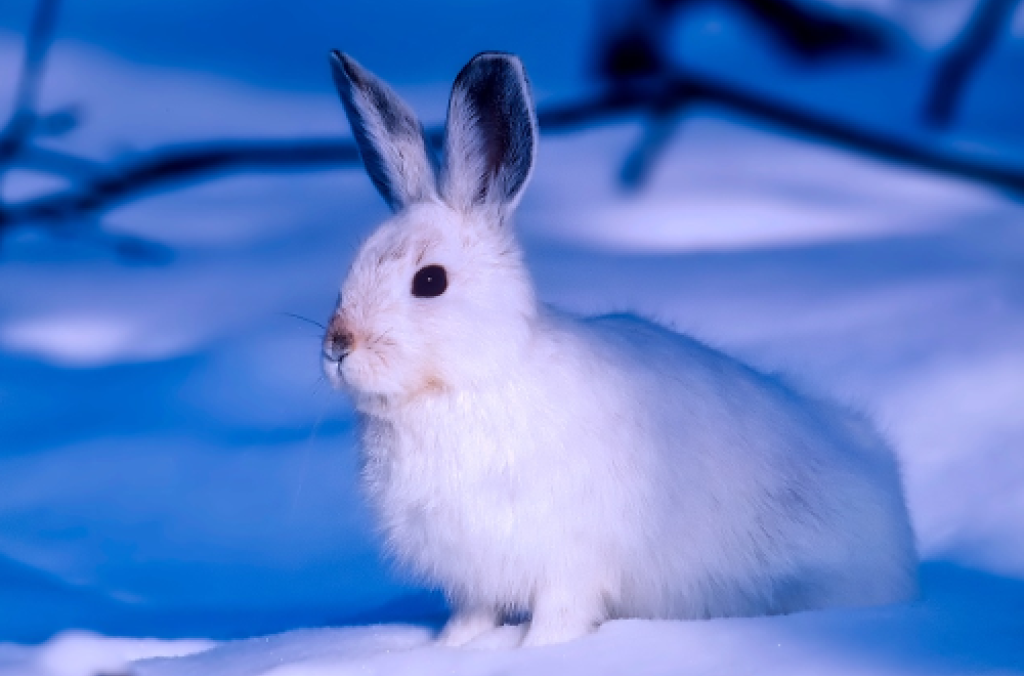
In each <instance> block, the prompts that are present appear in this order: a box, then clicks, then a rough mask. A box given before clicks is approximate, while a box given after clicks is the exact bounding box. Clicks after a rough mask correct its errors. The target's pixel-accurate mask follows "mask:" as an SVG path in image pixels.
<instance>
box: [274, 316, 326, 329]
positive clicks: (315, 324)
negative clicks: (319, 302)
mask: <svg viewBox="0 0 1024 676" xmlns="http://www.w3.org/2000/svg"><path fill="white" fill-rule="evenodd" d="M281 314H283V315H285V316H286V317H293V318H295V319H298V320H301V321H304V322H306V323H308V324H312V325H313V326H319V327H320V328H321V329H323V330H324V331H326V330H327V327H326V326H324V325H323V324H321V323H320V322H318V321H316V320H315V319H310V318H309V317H303V316H302V315H297V314H295V313H294V312H282V313H281Z"/></svg>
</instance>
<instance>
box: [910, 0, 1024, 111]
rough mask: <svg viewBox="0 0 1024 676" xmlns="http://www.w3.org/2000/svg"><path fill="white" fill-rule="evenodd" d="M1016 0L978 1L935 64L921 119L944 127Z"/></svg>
mask: <svg viewBox="0 0 1024 676" xmlns="http://www.w3.org/2000/svg"><path fill="white" fill-rule="evenodd" d="M1016 5H1017V0H986V1H983V2H982V3H981V5H980V6H979V7H978V10H977V11H976V12H975V14H974V16H973V17H972V18H971V21H970V23H969V24H968V26H967V28H966V29H964V32H963V33H962V34H961V36H960V38H959V39H958V40H957V41H956V42H955V43H954V45H953V46H952V47H951V48H950V50H949V52H948V53H947V54H946V57H945V59H944V60H943V61H942V62H941V63H940V64H939V68H938V71H937V72H936V74H935V79H934V81H933V84H932V90H931V93H930V94H929V95H928V101H927V103H926V104H925V109H924V121H925V122H926V123H927V124H928V125H929V126H932V127H936V128H940V129H943V128H946V127H948V126H949V125H950V124H951V123H952V121H953V117H954V115H955V114H956V110H957V107H958V106H959V103H960V100H961V98H962V97H963V90H964V88H965V87H966V86H967V82H968V80H970V78H971V76H972V75H973V74H974V71H975V70H977V68H978V65H979V64H980V63H981V60H982V59H983V58H984V57H985V54H986V53H988V52H989V51H990V50H991V49H992V46H993V44H994V43H995V39H996V37H997V35H998V34H999V29H1000V27H1001V26H1004V25H1005V24H1006V22H1007V20H1008V19H1009V18H1010V13H1011V12H1012V11H1013V8H1014V7H1015V6H1016Z"/></svg>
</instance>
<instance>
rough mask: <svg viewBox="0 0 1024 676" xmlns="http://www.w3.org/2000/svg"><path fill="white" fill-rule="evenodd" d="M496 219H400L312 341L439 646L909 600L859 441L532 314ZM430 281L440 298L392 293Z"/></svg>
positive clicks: (605, 333)
mask: <svg viewBox="0 0 1024 676" xmlns="http://www.w3.org/2000/svg"><path fill="white" fill-rule="evenodd" d="M504 58H509V59H511V58H513V57H504ZM516 64H518V62H517V61H516ZM523 87H524V92H525V95H526V96H528V95H529V94H528V89H526V85H525V80H523ZM478 122H479V121H476V120H465V119H456V120H451V119H450V120H449V134H451V133H453V131H452V130H453V129H454V130H460V129H461V130H466V129H469V128H473V127H475V125H476V124H478ZM455 133H463V132H462V131H456V132H455ZM450 145H451V144H450ZM463 147H466V148H470V150H469V151H467V152H475V151H473V150H472V148H474V147H476V146H475V145H474V143H465V144H463ZM446 162H452V160H451V158H449V159H447V160H446ZM459 162H460V166H463V167H472V166H474V164H473V162H472V161H467V160H466V158H461V159H460V160H459ZM451 166H454V165H452V164H449V172H450V171H451ZM442 175H445V173H444V171H442ZM459 180H460V181H462V182H463V184H465V183H472V182H473V181H479V180H481V178H480V177H479V176H461V177H459ZM438 194H445V190H444V187H443V186H442V187H441V190H439V192H438ZM461 194H468V193H467V192H465V191H462V193H461ZM517 199H518V195H516V196H512V198H511V199H510V200H509V206H508V208H506V209H495V208H493V205H485V204H482V205H480V206H479V207H478V208H473V207H469V208H467V207H466V206H465V205H464V204H460V205H458V207H459V208H455V207H453V206H451V205H449V204H447V203H444V202H442V201H441V199H440V198H439V197H433V198H431V199H426V200H422V201H419V202H417V203H415V204H412V205H410V206H408V207H407V208H404V209H402V210H400V211H399V212H398V213H397V215H396V216H395V217H394V218H392V219H391V220H390V221H389V222H387V223H385V224H384V225H382V226H381V227H380V228H379V229H378V230H377V232H376V233H374V234H373V236H371V237H370V239H369V240H368V241H367V242H366V243H365V245H364V246H363V248H362V250H361V251H360V252H359V254H358V255H357V257H356V260H355V262H354V263H353V266H352V269H351V271H350V273H349V276H348V278H347V279H346V281H345V283H344V285H343V287H342V301H341V303H340V304H339V307H338V310H337V314H336V316H335V318H334V319H333V320H332V324H331V327H332V328H331V331H329V333H328V340H330V339H331V337H332V335H333V333H332V332H334V331H337V330H345V331H348V332H350V333H351V335H352V336H353V340H354V343H353V347H352V350H351V352H350V353H349V354H348V356H347V357H345V358H344V359H343V360H342V361H341V362H337V361H327V362H325V368H326V370H327V373H328V376H329V377H330V378H331V379H332V381H333V382H334V383H335V384H337V385H339V386H346V387H347V388H348V389H349V390H350V391H351V392H352V394H353V396H354V399H355V402H356V406H357V409H358V410H359V412H360V416H361V420H362V422H363V428H364V432H363V461H364V468H363V482H364V486H365V489H366V493H367V495H368V497H369V499H370V501H371V503H372V505H373V506H374V508H375V510H376V513H377V515H378V517H379V520H380V526H381V529H382V531H383V534H384V536H385V538H386V543H387V547H388V550H389V551H390V552H391V554H392V555H393V556H394V558H395V559H396V560H397V561H398V562H399V563H400V564H402V565H403V566H404V567H405V568H406V569H407V570H409V571H411V572H412V573H413V574H415V575H417V576H418V577H419V578H421V579H422V580H423V581H425V582H427V583H428V584H432V585H436V586H438V587H440V588H441V589H443V590H444V591H445V593H446V594H447V595H448V597H449V599H450V600H451V603H452V605H453V607H454V609H455V613H454V615H453V618H452V620H451V621H450V622H449V625H448V626H447V627H446V628H445V630H444V632H443V633H442V636H441V641H442V642H444V643H446V644H449V645H458V644H462V643H466V642H468V641H470V640H472V639H473V638H475V637H476V636H477V635H479V634H481V633H483V632H485V631H487V630H488V629H489V628H492V627H494V626H495V625H496V624H497V623H499V622H501V621H502V618H503V617H504V616H506V615H508V614H526V615H529V616H530V618H531V625H530V629H529V631H528V633H527V635H526V638H525V641H524V644H525V645H542V644H547V643H554V642H559V641H564V640H569V639H572V638H575V637H578V636H580V635H582V634H584V633H586V632H589V631H591V630H593V629H594V628H595V627H596V626H597V625H599V624H600V623H601V622H603V621H605V620H607V619H610V618H619V617H645V618H707V617H717V616H734V615H761V614H770V613H787V612H793V611H798V610H805V609H812V608H825V607H831V606H840V605H843V606H849V605H867V604H883V603H893V602H900V601H905V600H908V599H910V598H912V597H913V596H914V594H915V590H916V573H915V570H916V555H915V551H914V544H913V534H912V531H911V528H910V525H909V520H908V516H907V511H906V507H905V505H904V500H903V494H902V488H901V485H900V478H899V474H898V470H897V466H896V462H895V459H894V457H893V454H892V452H891V450H890V449H889V447H888V446H887V445H886V443H885V442H884V441H883V440H882V439H881V438H880V437H879V435H878V434H876V433H875V431H874V430H873V429H872V427H871V426H870V425H869V424H868V423H867V422H866V421H864V420H862V419H861V418H859V417H857V416H855V415H854V414H852V413H850V412H849V411H846V410H844V409H842V408H841V407H839V406H837V405H835V404H832V403H829V402H826V401H821V400H817V399H812V398H808V397H805V396H802V395H799V394H797V393H795V392H794V391H793V390H791V389H790V388H788V387H787V386H786V385H784V384H783V383H781V382H780V381H778V380H777V379H775V378H772V377H769V376H766V375H763V374H761V373H758V372H756V371H754V370H753V369H751V368H749V367H747V366H745V365H743V364H741V363H739V362H737V361H735V360H734V359H732V358H730V357H728V356H726V355H723V354H721V353H719V352H717V351H715V350H713V349H711V348H709V347H707V346H705V345H703V344H701V343H699V342H697V341H695V340H693V339H691V338H688V337H686V336H682V335H678V334H675V333H672V332H670V331H668V330H666V329H664V328H662V327H659V326H657V325H655V324H652V323H650V322H647V321H645V320H643V319H639V318H636V317H632V316H625V315H623V316H610V317H599V318H592V319H579V318H575V317H571V316H568V315H566V314H563V313H560V312H558V311H555V310H553V309H550V308H548V307H545V306H543V305H541V304H539V303H538V302H537V301H536V300H535V297H534V292H533V288H532V285H531V282H530V279H529V275H528V273H527V271H526V269H525V267H524V265H523V263H522V259H521V255H520V252H519V248H518V246H517V245H516V242H515V239H514V235H513V233H512V230H511V227H510V219H509V214H510V211H511V206H510V205H511V204H514V201H515V200H517ZM431 264H433V265H442V266H444V268H445V269H446V270H447V271H448V277H449V288H448V290H447V291H446V292H445V293H444V294H442V295H441V296H438V297H436V298H416V297H414V296H412V294H411V293H410V284H411V279H412V277H413V275H414V274H415V273H416V271H417V270H418V269H420V268H421V267H423V266H424V265H431Z"/></svg>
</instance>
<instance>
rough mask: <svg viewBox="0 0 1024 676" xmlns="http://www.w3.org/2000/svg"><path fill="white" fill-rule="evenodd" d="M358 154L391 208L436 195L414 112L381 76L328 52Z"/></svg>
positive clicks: (427, 152)
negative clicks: (357, 147)
mask: <svg viewBox="0 0 1024 676" xmlns="http://www.w3.org/2000/svg"><path fill="white" fill-rule="evenodd" d="M331 72H332V74H333V75H334V83H335V84H336V85H337V87H338V93H339V94H341V102H342V103H343V104H344V106H345V113H346V114H347V115H348V121H349V124H350V125H351V126H352V134H353V135H354V136H355V139H356V145H358V146H359V154H360V155H361V156H362V158H363V164H364V165H365V166H366V173H368V174H369V175H370V178H371V179H372V180H373V184H374V185H375V186H377V190H379V191H380V194H381V196H382V197H384V201H385V202H387V203H388V206H389V207H391V209H392V210H393V211H400V210H401V209H402V208H403V207H405V206H407V205H409V204H411V203H413V202H418V201H423V200H427V199H430V198H432V197H435V196H436V195H437V176H436V173H437V172H436V170H435V168H434V165H435V162H434V160H433V156H432V155H431V152H430V146H429V145H428V144H427V141H426V138H425V137H424V135H423V127H422V125H420V122H419V120H418V119H416V115H415V114H414V113H413V112H412V110H411V109H410V108H409V106H407V105H406V104H405V102H404V101H402V99H400V98H399V97H398V94H396V93H395V92H394V90H393V89H391V87H389V86H387V85H386V84H385V83H384V81H383V80H381V79H380V78H378V77H377V76H376V75H374V74H373V73H371V72H370V71H368V70H366V69H365V68H363V67H362V66H360V65H359V64H358V63H356V61H355V60H354V59H352V58H351V57H349V56H347V55H346V54H342V53H341V52H339V51H337V50H335V51H333V52H331Z"/></svg>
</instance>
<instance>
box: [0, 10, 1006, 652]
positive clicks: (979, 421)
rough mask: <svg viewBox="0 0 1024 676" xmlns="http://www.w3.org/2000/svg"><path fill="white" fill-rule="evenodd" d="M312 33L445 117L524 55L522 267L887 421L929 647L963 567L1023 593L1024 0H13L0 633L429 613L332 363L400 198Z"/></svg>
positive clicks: (252, 627) (5, 63)
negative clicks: (354, 260) (931, 611)
mask: <svg viewBox="0 0 1024 676" xmlns="http://www.w3.org/2000/svg"><path fill="white" fill-rule="evenodd" d="M332 48H340V49H343V50H344V51H346V52H348V53H350V54H351V55H353V56H354V57H355V58H356V59H357V60H359V61H360V62H361V63H363V64H364V65H366V66H367V67H368V68H370V69H371V70H374V71H375V72H377V73H378V74H379V75H381V76H382V77H383V78H385V79H386V80H388V81H389V82H391V83H393V84H394V86H395V87H396V89H398V91H399V92H400V93H401V94H402V95H403V96H404V97H405V98H406V99H407V100H408V101H410V103H411V104H412V105H413V106H414V107H415V108H416V110H417V111H419V112H420V114H421V116H422V119H423V120H424V123H425V125H426V126H427V127H428V128H429V129H432V130H437V129H439V128H440V125H442V124H443V118H444V111H445V107H446V104H447V95H448V89H449V87H450V83H451V81H452V80H453V79H454V76H455V75H456V73H457V72H458V70H459V69H460V68H461V66H462V65H463V64H464V63H465V62H466V61H468V60H469V59H470V58H471V57H472V56H473V55H474V54H475V53H477V52H479V51H483V50H505V51H511V52H515V53H518V54H519V55H521V56H522V58H523V59H524V61H525V64H526V67H527V69H528V71H529V74H530V76H531V78H532V82H533V86H534V90H535V95H536V98H537V101H538V105H539V109H540V119H541V125H542V131H543V138H542V142H541V148H540V155H539V165H538V168H537V172H536V174H535V178H534V182H533V185H532V187H531V188H530V190H529V192H528V194H527V197H526V199H525V201H524V203H523V206H522V208H521V210H520V215H519V228H520V232H521V234H522V239H523V242H524V246H525V248H526V251H527V256H528V259H529V262H530V265H531V268H532V269H533V271H534V273H535V275H536V279H537V284H538V288H539V290H540V293H541V296H542V297H543V298H544V299H546V300H548V301H550V302H552V303H555V304H557V305H559V306H561V307H565V308H568V309H571V310H574V311H578V312H605V311H618V310H630V311H636V312H640V313H643V314H645V315H648V316H652V317H654V318H656V319H658V320H659V321H662V322H665V323H667V324H669V325H670V326H673V327H675V328H677V329H680V330H686V331H690V332H693V333H694V334H696V335H698V336H700V337H702V338H704V339H706V340H708V341H710V342H712V343H713V344H716V345H719V346H722V347H724V348H727V349H728V350H730V351H731V352H733V353H736V354H739V355H741V356H743V357H744V358H746V359H748V360H750V361H752V362H753V363H755V364H756V365H758V366H759V367H761V368H765V369H781V370H784V371H785V372H787V373H789V374H791V376H792V377H793V378H794V379H795V380H797V381H798V382H800V383H803V384H804V385H805V386H806V387H808V388H809V389H812V390H815V391H821V392H826V393H829V394H831V395H833V396H836V397H838V398H840V399H843V400H844V401H847V402H850V403H852V404H853V405H855V406H857V407H859V408H862V409H865V410H867V411H869V412H870V413H871V414H872V415H874V416H875V417H876V418H877V419H878V420H879V422H880V424H881V425H882V426H883V427H884V429H885V430H886V431H887V433H888V434H889V435H890V436H891V437H892V438H893V440H894V442H895V443H896V446H897V448H898V449H899V452H900V455H901V459H902V461H903V465H904V469H905V476H906V482H907V486H908V493H909V499H910V502H911V507H912V511H913V516H914V520H915V525H916V528H917V530H918V535H919V539H920V543H921V550H922V555H923V557H924V559H925V564H924V568H923V570H924V571H925V580H926V586H927V588H928V589H930V590H931V592H932V594H933V595H932V597H931V598H937V599H939V601H938V602H937V603H938V605H937V606H936V608H937V610H936V612H937V613H938V616H939V617H945V618H947V620H948V621H947V622H946V623H945V624H943V622H938V623H937V624H936V625H935V626H937V627H939V629H935V631H934V632H933V633H934V635H933V640H934V641H935V642H936V644H938V643H940V642H941V641H942V640H944V639H942V636H944V635H945V634H943V631H945V630H944V629H942V627H947V628H948V627H949V626H958V624H957V623H958V622H959V621H960V620H957V619H956V617H960V615H957V613H960V612H961V610H962V607H961V606H960V605H957V604H960V603H961V602H962V599H963V598H964V597H965V596H967V597H971V598H975V597H976V600H974V601H972V603H975V604H976V605H975V606H972V609H973V611H972V612H974V611H976V612H977V613H978V614H980V615H983V616H986V617H991V616H993V615H998V614H999V613H1002V612H1004V610H1005V609H1006V608H1005V607H1004V605H1000V604H1006V603H1011V604H1016V603H1019V602H1020V600H1021V599H1024V592H1022V586H1024V582H1021V580H1024V544H1022V543H1021V541H1020V524H1021V523H1024V454H1022V453H1021V444H1022V442H1024V415H1022V411H1024V408H1022V404H1024V349H1022V347H1021V346H1022V345H1024V210H1022V208H1021V201H1022V197H1024V4H1022V3H1018V2H1016V1H1013V0H706V1H705V0H544V1H543V2H541V1H538V0H474V1H470V0H435V1H433V2H430V3H417V2H411V1H408V2H407V1H402V2H373V1H370V0H366V1H346V2H333V3H332V2H323V1H314V0H290V1H289V2H281V1H279V0H246V1H244V2H243V1H242V0H218V1H216V2H211V1H210V0H204V1H203V2H198V1H196V0H147V2H145V3H142V2H135V3H126V2H121V1H117V0H88V1H86V0H7V2H4V3H3V4H2V5H0V642H4V641H7V642H38V641H42V640H45V639H47V638H48V637H50V636H51V635H53V634H54V633H55V632H58V631H61V630H63V629H68V628H85V629H91V630H94V631H98V632H103V633H106V634H118V635H130V636H144V635H145V636H149V635H152V636H160V637H166V638H173V637H181V636H193V637H208V638H215V639H221V638H232V637H240V636H251V635H256V634H261V633H268V632H275V631H281V630H285V629H290V628H295V627H302V626H321V625H327V624H364V623H368V622H375V621H397V620H404V621H418V622H428V623H430V622H437V621H439V620H440V619H442V618H443V617H444V614H445V612H446V611H445V609H444V604H443V601H442V600H441V599H440V598H439V597H438V596H437V595H436V594H435V593H433V592H431V591H430V590H424V589H419V588H417V587H415V586H414V585H411V584H408V583H405V582H403V581H402V578H401V577H400V576H397V575H395V574H394V573H393V572H392V571H391V570H390V568H389V567H388V565H387V563H386V562H385V561H384V559H383V558H382V557H381V555H380V552H379V550H378V545H377V542H376V539H375V538H374V535H373V532H372V529H371V526H370V524H369V523H368V515H367V513H366V511H365V509H364V507H363V506H362V503H361V501H360V498H359V495H358V491H357V490H356V482H355V467H356V462H357V459H356V452H355V450H354V429H353V425H354V420H353V415H352V411H351V408H350V406H349V404H348V402H347V401H346V400H345V398H344V396H343V395H341V394H339V393H334V392H331V391H330V389H329V387H328V386H327V384H326V383H325V381H324V379H323V378H322V377H321V375H320V370H319V369H320V366H319V340H320V331H321V329H320V328H319V327H318V326H316V322H323V321H325V320H326V318H327V317H328V316H329V313H330V312H331V309H332V307H333V303H334V300H335V298H336V294H337V287H338V283H339V282H340V280H341V278H342V276H343V274H344V271H345V268H346V266H347V263H348V261H349V259H350V257H351V255H352V253H353V252H354V250H355V247H357V246H358V243H359V242H360V240H361V239H362V238H363V237H365V236H366V234H368V233H369V232H370V231H371V230H372V228H373V227H374V226H375V225H376V223H377V222H379V220H380V219H382V218H383V217H384V216H385V215H386V211H385V208H384V205H383V203H382V201H381V200H380V198H379V196H378V195H377V194H376V193H375V192H374V191H373V188H372V185H371V184H370V182H369V180H368V179H367V178H366V177H365V175H364V173H363V171H362V167H361V165H360V164H359V161H358V156H357V155H356V153H355V149H354V146H353V145H352V144H351V140H350V135H349V130H348V126H347V123H346V122H345V119H344V115H343V113H342V110H341V107H340V105H338V103H337V100H336V96H335V93H334V91H333V88H332V85H331V82H330V77H329V71H328V66H327V58H326V55H327V52H328V50H329V49H332ZM973 590H979V593H978V594H974V593H973ZM981 590H987V592H986V593H987V595H986V594H985V593H981ZM953 597H955V598H956V599H958V600H957V602H956V603H951V602H950V603H945V602H943V601H942V599H949V598H953ZM944 603H945V604H944ZM977 604H980V605H977ZM1014 607H1017V606H1014ZM1018 610H1019V608H1018ZM1006 612H1009V611H1006ZM1014 612H1015V611H1014ZM943 613H945V614H943ZM929 626H931V625H929ZM947 633H948V632H947ZM978 640H982V641H985V640H990V639H988V638H985V639H978ZM993 640H994V639H993ZM990 654H992V655H1001V656H1002V657H1000V658H998V659H1006V658H1005V656H1006V655H1007V654H1008V653H1007V652H1006V651H1005V650H1004V651H1003V652H999V651H993V652H991V653H990ZM993 659H994V660H996V662H994V664H996V665H997V666H998V665H999V664H1001V663H999V662H998V659H997V658H993ZM1004 666H1005V665H1004Z"/></svg>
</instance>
